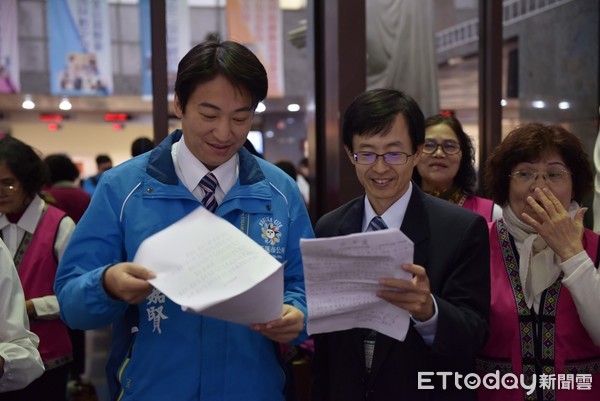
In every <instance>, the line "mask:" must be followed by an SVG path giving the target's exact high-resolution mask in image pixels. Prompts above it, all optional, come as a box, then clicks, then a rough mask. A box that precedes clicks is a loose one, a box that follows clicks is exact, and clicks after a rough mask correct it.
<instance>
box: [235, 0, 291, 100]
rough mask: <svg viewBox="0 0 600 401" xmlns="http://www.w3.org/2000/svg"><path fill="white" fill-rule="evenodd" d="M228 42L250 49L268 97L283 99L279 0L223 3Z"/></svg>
mask: <svg viewBox="0 0 600 401" xmlns="http://www.w3.org/2000/svg"><path fill="white" fill-rule="evenodd" d="M227 31H228V36H229V39H230V40H234V41H236V42H240V43H243V44H244V45H246V46H247V47H248V48H250V49H251V50H252V51H253V52H254V53H255V54H256V55H257V56H258V58H259V59H260V61H261V62H262V63H263V65H264V66H265V69H266V70H267V74H268V76H269V93H268V97H283V96H284V95H285V86H284V82H285V81H284V77H283V37H284V36H285V35H284V33H283V28H282V16H281V9H280V8H279V0H227Z"/></svg>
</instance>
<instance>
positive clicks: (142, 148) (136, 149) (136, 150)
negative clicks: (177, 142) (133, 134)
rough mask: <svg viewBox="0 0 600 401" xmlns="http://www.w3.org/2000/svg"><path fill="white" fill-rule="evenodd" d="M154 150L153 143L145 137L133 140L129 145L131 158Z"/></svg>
mask: <svg viewBox="0 0 600 401" xmlns="http://www.w3.org/2000/svg"><path fill="white" fill-rule="evenodd" d="M152 149H154V142H152V141H151V140H150V138H147V137H145V136H142V137H139V138H137V139H135V140H134V141H133V142H132V143H131V156H132V157H135V156H138V155H141V154H142V153H146V152H147V151H149V150H152Z"/></svg>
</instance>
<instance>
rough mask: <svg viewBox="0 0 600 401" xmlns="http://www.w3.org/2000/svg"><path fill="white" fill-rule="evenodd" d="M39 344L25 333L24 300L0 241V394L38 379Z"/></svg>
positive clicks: (10, 260)
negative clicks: (1, 364) (1, 367)
mask: <svg viewBox="0 0 600 401" xmlns="http://www.w3.org/2000/svg"><path fill="white" fill-rule="evenodd" d="M39 343H40V340H39V338H38V336H37V335H35V334H34V333H32V332H31V331H29V320H28V319H27V310H26V308H25V297H24V296H23V289H22V288H21V282H20V281H19V277H18V276H17V271H16V270H15V265H14V264H13V261H12V256H11V255H10V253H9V252H8V249H7V248H6V246H5V245H4V243H3V242H2V241H0V357H2V358H3V359H4V372H3V374H2V377H1V378H0V393H3V392H6V391H14V390H19V389H22V388H23V387H25V386H27V385H28V384H29V383H31V382H32V381H33V380H35V379H37V378H38V377H40V376H41V375H42V373H43V372H44V363H43V362H42V358H41V357H40V353H39V352H38V350H37V347H38V345H39Z"/></svg>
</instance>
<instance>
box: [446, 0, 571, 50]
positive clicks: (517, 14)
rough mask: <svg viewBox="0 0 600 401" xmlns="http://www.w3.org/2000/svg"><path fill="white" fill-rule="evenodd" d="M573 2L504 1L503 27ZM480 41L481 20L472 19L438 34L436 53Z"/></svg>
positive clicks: (557, 0) (563, 0)
mask: <svg viewBox="0 0 600 401" xmlns="http://www.w3.org/2000/svg"><path fill="white" fill-rule="evenodd" d="M572 1H574V0H504V1H503V2H502V25H503V26H508V25H511V24H514V23H516V22H519V21H522V20H525V19H527V18H531V17H533V16H535V15H539V14H541V13H543V12H546V11H548V10H551V9H553V8H555V7H559V6H562V5H564V4H567V3H570V2H572ZM478 39H479V18H472V19H470V20H467V21H464V22H462V23H460V24H457V25H454V26H451V27H449V28H446V29H443V30H441V31H438V32H436V34H435V40H436V51H437V53H441V52H445V51H447V50H450V49H454V48H456V47H459V46H463V45H466V44H469V43H473V42H477V40H478Z"/></svg>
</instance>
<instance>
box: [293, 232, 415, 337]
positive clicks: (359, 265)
mask: <svg viewBox="0 0 600 401" xmlns="http://www.w3.org/2000/svg"><path fill="white" fill-rule="evenodd" d="M300 248H301V250H302V262H303V264H304V281H305V285H306V300H307V303H308V325H307V330H308V334H316V333H326V332H332V331H339V330H347V329H351V328H356V327H362V328H368V329H373V330H376V331H378V332H380V333H383V334H385V335H387V336H389V337H392V338H395V339H397V340H399V341H404V339H405V338H406V333H407V331H408V326H409V321H410V316H409V313H408V312H407V311H405V310H404V309H400V308H398V307H397V306H394V305H392V304H390V303H389V302H387V301H385V300H383V299H381V298H379V297H377V295H375V293H376V291H377V290H381V289H383V288H384V287H383V286H381V285H379V283H378V281H379V279H380V278H401V279H405V280H411V279H412V275H411V274H410V273H408V272H406V271H404V270H403V269H402V264H404V263H412V262H413V254H414V244H413V242H412V241H411V240H410V239H409V238H408V237H407V236H406V235H405V234H404V233H402V231H400V230H397V229H387V230H378V231H370V232H366V233H357V234H350V235H345V236H340V237H331V238H317V239H302V240H300Z"/></svg>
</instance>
